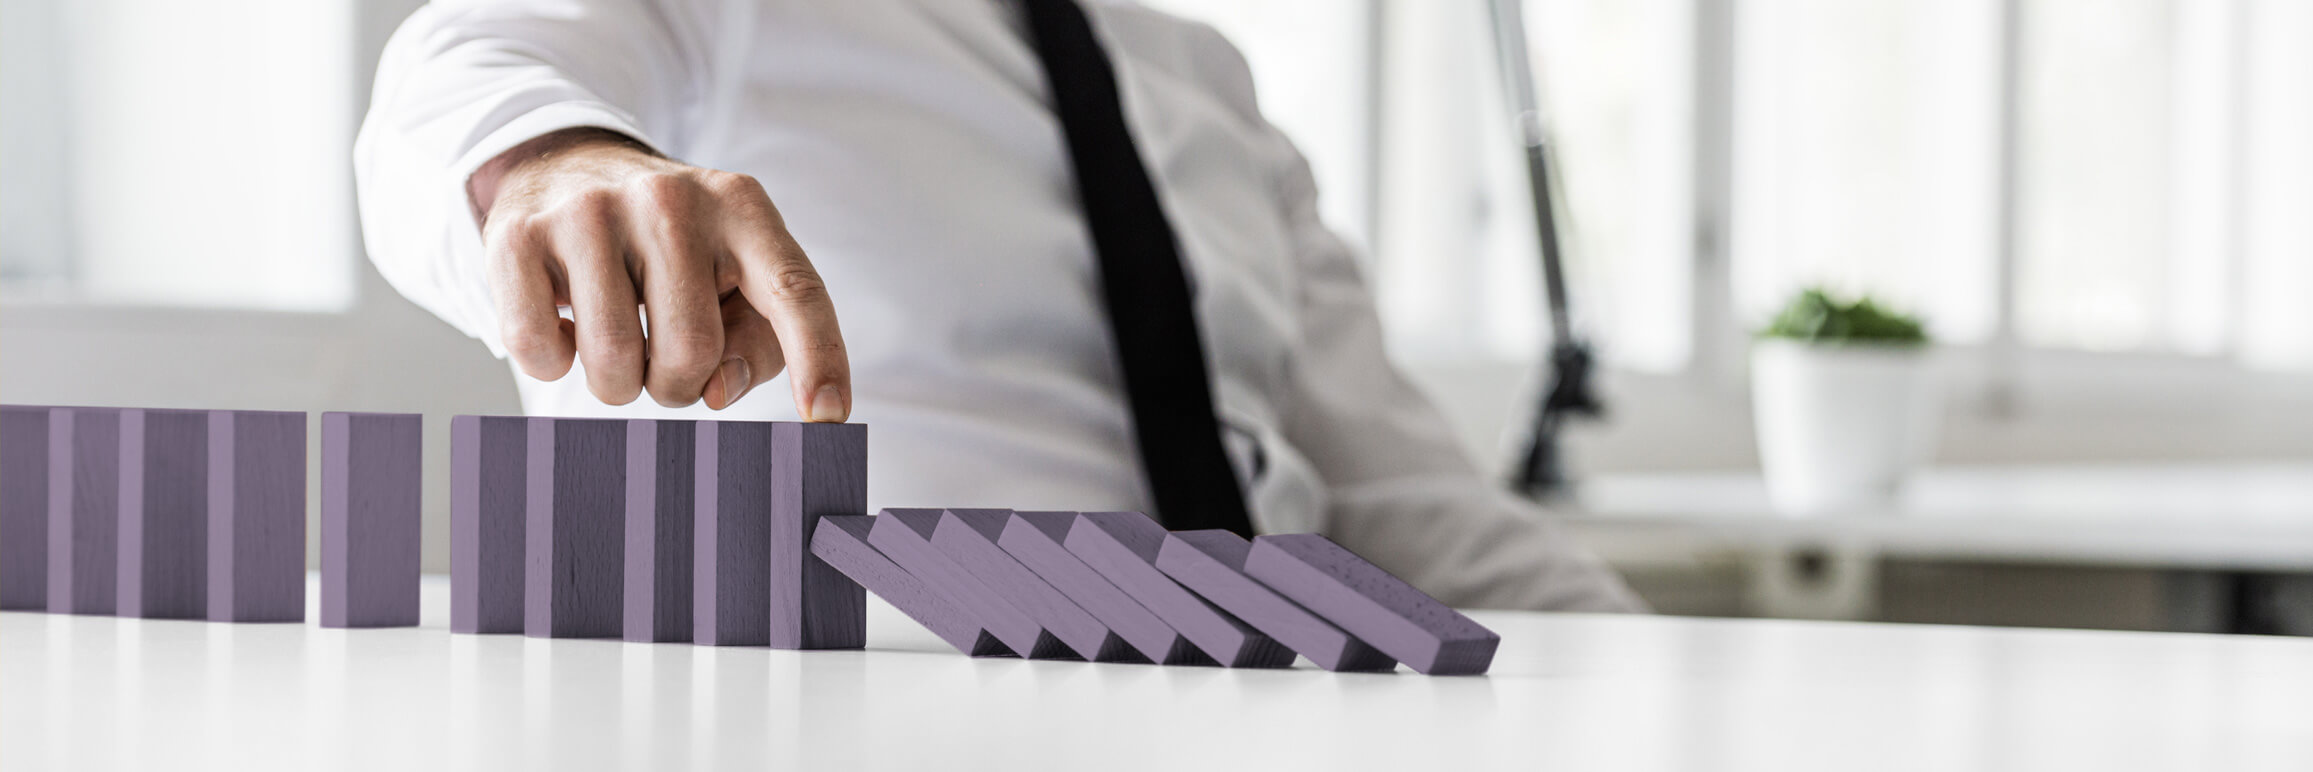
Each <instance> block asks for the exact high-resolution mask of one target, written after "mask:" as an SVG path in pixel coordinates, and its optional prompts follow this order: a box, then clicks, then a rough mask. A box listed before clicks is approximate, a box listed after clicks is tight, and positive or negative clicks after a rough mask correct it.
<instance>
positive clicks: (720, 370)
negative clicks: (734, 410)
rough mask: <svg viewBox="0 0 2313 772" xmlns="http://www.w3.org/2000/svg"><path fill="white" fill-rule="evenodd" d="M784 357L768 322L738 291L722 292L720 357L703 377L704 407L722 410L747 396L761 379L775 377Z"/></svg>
mask: <svg viewBox="0 0 2313 772" xmlns="http://www.w3.org/2000/svg"><path fill="white" fill-rule="evenodd" d="M786 368H787V359H786V357H785V356H784V355H782V354H780V353H779V335H778V334H777V333H775V332H772V331H771V322H770V321H769V320H767V319H764V318H763V315H762V314H761V313H757V312H756V311H755V306H754V304H751V303H748V302H747V297H746V296H745V295H742V294H740V293H738V292H731V293H729V294H726V295H724V296H723V360H722V364H720V365H718V366H717V367H716V368H715V374H714V375H712V376H709V377H708V378H707V385H706V388H705V390H704V392H703V394H702V396H703V398H704V399H705V400H706V402H707V407H710V408H713V409H716V410H722V409H724V408H728V407H730V406H731V405H732V404H734V403H736V402H738V401H739V398H741V397H744V396H747V392H748V391H750V390H753V389H754V388H755V387H756V386H760V385H762V384H763V383H764V382H765V381H769V380H771V379H773V378H777V377H779V373H780V371H782V370H785V369H786Z"/></svg>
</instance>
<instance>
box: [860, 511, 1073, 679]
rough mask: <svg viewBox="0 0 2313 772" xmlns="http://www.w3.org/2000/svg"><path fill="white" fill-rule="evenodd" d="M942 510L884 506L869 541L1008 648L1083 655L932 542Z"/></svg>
mask: <svg viewBox="0 0 2313 772" xmlns="http://www.w3.org/2000/svg"><path fill="white" fill-rule="evenodd" d="M940 514H941V511H940V510H937V509H886V510H884V511H883V512H882V514H879V515H876V517H875V527H874V528H871V529H869V530H868V534H867V537H868V543H869V544H871V545H873V546H874V547H875V549H876V551H878V552H882V553H883V554H884V557H887V558H890V559H891V562H893V563H895V564H898V565H899V567H900V568H903V569H906V570H907V572H908V573H910V574H913V575H915V577H916V578H917V579H919V580H922V581H923V583H924V586H926V587H930V588H931V589H932V591H933V592H935V593H938V594H939V595H940V596H941V597H944V598H946V599H947V600H948V603H949V604H951V605H954V606H955V607H956V608H959V609H962V610H963V611H964V613H966V614H969V615H971V617H972V619H974V620H977V621H978V622H979V623H980V625H981V626H982V627H984V628H986V629H987V631H988V633H989V634H990V635H994V636H996V640H999V641H1003V642H1004V646H1005V647H1006V648H1009V649H1011V650H1012V651H1015V652H1025V656H1027V657H1028V658H1029V659H1082V657H1080V656H1078V655H1077V653H1076V650H1075V649H1073V648H1071V647H1069V646H1068V644H1065V643H1062V642H1060V639H1059V638H1057V637H1054V636H1053V635H1052V634H1051V633H1049V632H1046V631H1045V630H1044V628H1043V627H1040V626H1038V625H1037V624H1036V621H1035V620H1034V619H1031V618H1029V616H1028V614H1027V613H1026V612H1024V611H1021V610H1020V608H1019V607H1018V606H1016V605H1014V604H1013V602H1012V600H1011V599H1010V598H1007V597H1005V596H1004V594H1003V593H1002V592H999V591H997V590H996V589H995V588H993V587H990V586H988V584H987V583H986V582H983V581H980V578H979V577H977V576H974V575H973V574H972V572H970V571H966V570H964V567H963V566H961V565H958V564H957V563H956V561H955V560H953V559H951V558H949V557H948V556H947V555H945V554H942V553H941V552H940V550H939V549H937V548H935V547H933V546H932V535H933V534H934V533H935V532H936V531H937V530H938V528H939V524H940Z"/></svg>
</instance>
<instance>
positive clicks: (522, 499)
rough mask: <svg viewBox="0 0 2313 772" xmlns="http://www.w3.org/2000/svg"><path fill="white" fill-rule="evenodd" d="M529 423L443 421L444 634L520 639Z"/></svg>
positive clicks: (470, 417) (487, 419)
mask: <svg viewBox="0 0 2313 772" xmlns="http://www.w3.org/2000/svg"><path fill="white" fill-rule="evenodd" d="M529 471H530V419H527V418H520V417H515V416H480V415H462V416H453V417H451V418H450V631H451V632H459V633H520V632H522V627H523V622H524V619H523V616H524V614H525V613H526V611H525V609H524V608H523V602H522V598H523V587H522V585H523V583H524V582H526V581H528V576H527V571H526V570H525V569H524V566H523V561H524V559H525V557H524V556H525V553H526V551H527V550H528V549H529V542H528V538H527V536H526V534H527V533H528V531H529V528H528V520H529V517H530V512H529V504H528V501H527V497H528V495H529V492H530V491H529Z"/></svg>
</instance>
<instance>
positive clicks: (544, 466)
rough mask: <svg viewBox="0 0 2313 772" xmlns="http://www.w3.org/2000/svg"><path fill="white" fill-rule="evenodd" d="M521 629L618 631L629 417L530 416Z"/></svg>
mask: <svg viewBox="0 0 2313 772" xmlns="http://www.w3.org/2000/svg"><path fill="white" fill-rule="evenodd" d="M529 431H530V443H529V455H528V458H529V461H528V465H529V468H528V470H527V471H526V472H525V475H524V482H525V483H526V486H525V487H526V488H527V489H528V493H527V494H526V495H525V497H524V498H525V503H524V509H525V511H526V512H527V513H528V516H527V517H526V518H525V519H524V520H525V522H524V528H525V531H524V539H523V541H524V542H525V544H526V547H525V549H524V550H523V554H524V561H523V563H524V567H525V568H526V574H525V576H524V580H523V582H522V588H523V605H524V608H525V611H524V613H523V617H522V632H523V634H524V635H528V636H530V637H532V638H617V637H620V635H621V634H622V633H623V632H624V625H625V622H626V616H625V609H624V606H623V601H624V600H625V597H626V586H625V570H626V560H625V546H626V545H625V538H626V468H627V467H626V451H627V446H626V422H625V421H621V420H614V419H605V418H532V419H530V429H529Z"/></svg>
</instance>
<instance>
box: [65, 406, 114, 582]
mask: <svg viewBox="0 0 2313 772" xmlns="http://www.w3.org/2000/svg"><path fill="white" fill-rule="evenodd" d="M119 561H120V411H119V410H117V409H114V408H104V407H68V408H67V407H60V408H56V409H55V410H53V411H51V412H50V413H49V417H48V611H49V613H52V614H111V613H113V609H114V608H115V607H116V604H117V602H118V601H119V580H120V575H119V573H118V569H119Z"/></svg>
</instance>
